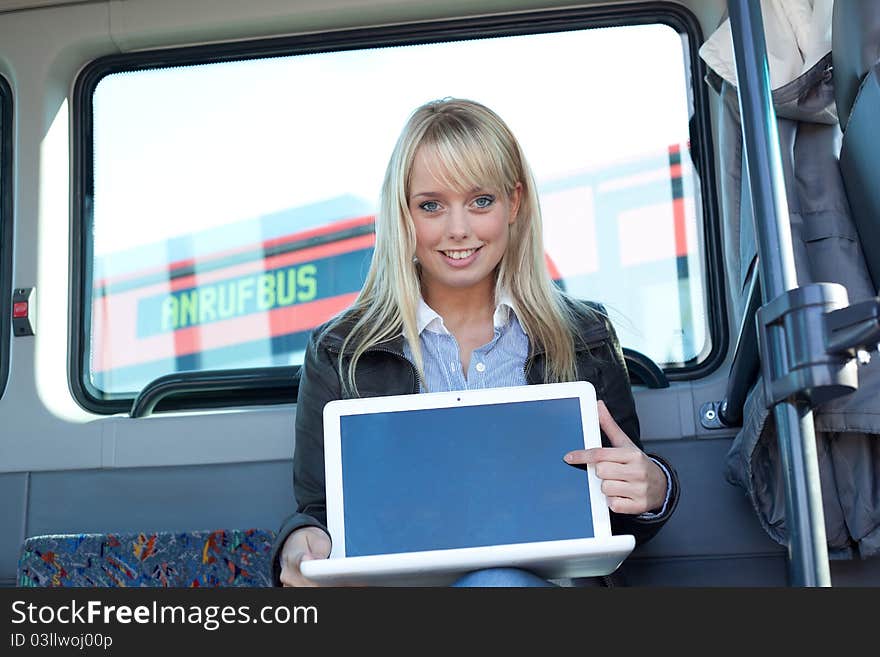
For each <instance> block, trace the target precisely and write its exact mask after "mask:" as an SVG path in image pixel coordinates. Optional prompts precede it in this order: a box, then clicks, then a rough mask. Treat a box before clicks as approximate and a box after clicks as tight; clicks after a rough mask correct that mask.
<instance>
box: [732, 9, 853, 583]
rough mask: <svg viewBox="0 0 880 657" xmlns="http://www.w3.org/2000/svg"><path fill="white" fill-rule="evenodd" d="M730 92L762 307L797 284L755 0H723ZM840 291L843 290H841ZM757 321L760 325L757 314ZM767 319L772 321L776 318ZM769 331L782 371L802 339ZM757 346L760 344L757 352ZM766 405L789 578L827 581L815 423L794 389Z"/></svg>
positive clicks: (766, 357) (768, 369)
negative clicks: (778, 465) (732, 66)
mask: <svg viewBox="0 0 880 657" xmlns="http://www.w3.org/2000/svg"><path fill="white" fill-rule="evenodd" d="M727 9H728V13H729V15H730V28H731V37H732V40H733V52H734V61H735V63H736V76H737V95H738V97H739V111H740V117H741V118H742V133H743V156H744V158H745V163H746V171H747V173H748V184H749V190H750V191H751V198H752V218H753V220H754V223H755V242H756V246H757V250H758V266H759V267H760V273H761V291H762V301H763V304H764V307H767V306H770V305H771V304H776V303H778V301H777V300H780V299H782V300H784V298H785V295H786V293H787V292H789V291H792V290H795V288H797V286H798V281H797V272H796V269H795V260H794V249H793V246H792V241H791V225H790V218H789V215H788V201H787V199H786V193H785V180H784V178H783V173H782V155H781V152H780V148H779V133H778V129H777V125H776V115H775V113H774V111H773V104H772V101H771V91H770V68H769V64H768V61H767V44H766V40H765V37H764V19H763V16H762V15H761V3H759V2H755V1H753V0H728V3H727ZM844 293H845V290H844ZM758 315H759V319H758V321H759V325H760V324H761V322H762V318H761V316H760V315H761V312H760V311H759V313H758ZM773 319H776V318H775V317H774V318H773ZM797 328H798V327H794V329H795V330H794V334H793V335H787V334H786V332H785V331H776V332H775V333H773V335H772V339H768V340H766V341H765V340H764V339H763V338H762V336H763V333H764V328H763V326H761V331H762V333H761V334H759V337H758V340H759V346H758V349H759V353H760V356H761V361H762V369H763V370H764V375H765V386H767V385H770V384H768V383H767V381H766V378H767V376H766V375H767V373H775V372H782V371H784V370H785V366H786V364H787V363H786V349H787V346H788V345H787V344H786V341H789V342H790V343H791V344H795V345H796V344H798V339H799V338H800V337H801V336H800V335H798V334H797ZM762 347H763V349H762ZM768 404H772V413H773V418H774V420H775V425H776V431H777V437H778V441H779V451H780V456H781V460H782V473H783V479H784V483H785V486H784V489H785V517H786V529H787V531H788V565H789V579H790V583H791V584H792V585H793V586H831V575H830V567H829V564H828V547H827V543H826V537H825V521H824V514H823V510H822V491H821V487H820V481H819V465H818V457H817V455H816V439H815V427H814V424H813V414H812V411H811V409H810V405H809V402H808V401H807V400H806V399H804V398H802V397H799V396H798V395H796V394H792V395H789V396H788V397H786V398H783V399H772V400H768Z"/></svg>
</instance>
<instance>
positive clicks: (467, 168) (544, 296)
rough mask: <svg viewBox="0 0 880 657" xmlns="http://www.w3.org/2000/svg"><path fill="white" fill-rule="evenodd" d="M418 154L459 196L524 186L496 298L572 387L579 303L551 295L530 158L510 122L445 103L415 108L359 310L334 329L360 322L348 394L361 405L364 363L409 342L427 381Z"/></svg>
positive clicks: (554, 291)
mask: <svg viewBox="0 0 880 657" xmlns="http://www.w3.org/2000/svg"><path fill="white" fill-rule="evenodd" d="M420 148H427V149H430V152H431V155H432V159H433V161H434V162H435V163H436V170H433V167H432V173H433V174H434V175H436V176H437V177H438V178H439V179H440V180H441V181H442V182H444V183H447V184H449V186H451V187H452V188H453V189H456V190H457V191H465V190H469V189H472V188H474V187H481V186H483V187H488V188H492V189H498V190H499V191H502V192H504V193H505V194H507V195H508V196H510V195H512V194H513V193H514V189H515V188H516V185H517V183H521V184H522V192H521V202H520V204H519V209H518V212H517V215H516V219H515V221H514V222H513V224H511V225H510V235H509V240H508V246H507V250H506V251H505V253H504V256H503V257H502V259H501V262H500V263H499V265H498V268H497V270H496V273H497V278H496V283H495V296H496V299H497V298H499V295H500V293H501V292H502V291H506V292H507V293H508V294H509V295H510V296H511V298H512V299H513V301H514V305H515V306H516V312H517V318H518V319H519V321H520V324H521V325H522V327H523V330H524V331H525V333H526V335H528V337H529V342H530V344H531V352H532V354H530V355H533V354H534V352H535V350H536V347H538V346H540V347H542V348H543V350H544V352H545V354H546V367H545V375H544V379H545V382H546V383H552V382H558V381H572V380H574V378H575V344H574V339H575V338H574V335H575V319H574V314H573V308H572V302H573V303H574V304H577V302H575V301H573V300H568V298H567V297H566V296H565V295H564V294H563V293H562V292H561V291H560V290H559V289H558V288H557V287H556V286H554V285H553V282H552V280H551V278H550V275H549V272H548V270H547V266H546V261H545V256H544V244H543V238H542V224H541V211H540V207H539V204H538V197H537V193H536V190H535V182H534V178H533V176H532V172H531V169H530V168H529V166H528V163H527V162H526V159H525V156H524V155H523V152H522V149H521V148H520V145H519V143H518V142H517V140H516V138H515V137H514V135H513V133H512V132H511V131H510V129H509V128H508V127H507V125H506V124H505V123H504V121H502V120H501V118H500V117H499V116H498V115H497V114H495V113H494V112H493V111H492V110H490V109H489V108H488V107H485V106H484V105H481V104H480V103H477V102H474V101H470V100H461V99H454V98H445V99H442V100H436V101H432V102H429V103H426V104H424V105H422V106H421V107H419V108H417V109H416V110H415V111H414V112H413V113H412V114H411V115H410V117H409V120H408V121H407V123H406V125H405V126H404V128H403V131H402V132H401V134H400V136H399V138H398V140H397V143H396V145H395V147H394V150H393V152H392V154H391V159H390V161H389V162H388V168H387V169H386V172H385V179H384V182H383V185H382V195H381V202H380V207H379V212H378V214H377V217H376V246H375V250H374V252H373V259H372V262H371V264H370V270H369V272H368V273H367V278H366V281H365V283H364V286H363V289H362V290H361V292H360V294H359V295H358V297H357V299H356V300H355V302H354V304H353V305H352V306H351V308H349V309H348V310H347V311H345V312H344V313H343V314H342V315H340V316H338V317H336V318H335V320H334V321H332V322H331V323H330V324H329V325H328V327H327V329H326V330H327V331H329V330H331V329H332V328H333V327H334V326H336V325H339V324H341V323H343V322H345V323H348V322H353V324H352V325H351V328H350V330H349V331H348V334H347V336H346V338H345V340H344V342H343V345H342V353H343V354H345V353H351V358H350V359H349V360H348V366H347V368H345V367H344V366H343V360H344V359H343V358H342V357H341V356H340V359H339V373H340V378H341V379H342V381H343V386H344V389H347V390H349V391H350V392H351V393H353V394H355V395H357V389H356V386H355V380H354V374H355V368H356V365H357V362H358V360H359V359H360V357H361V356H362V355H363V354H364V352H365V351H367V350H368V349H370V348H371V347H374V346H376V345H377V344H379V343H382V342H385V341H388V340H392V339H394V338H396V337H398V336H400V335H401V333H402V334H403V336H404V337H405V338H406V340H407V341H408V342H409V345H410V348H411V350H412V354H413V358H414V361H415V363H414V364H415V366H416V370H417V372H418V374H419V376H420V378H421V380H422V381H424V380H425V377H424V367H423V359H422V350H421V347H420V342H419V336H418V333H417V322H416V313H417V308H418V301H419V297H420V294H421V289H420V282H419V271H418V265H417V263H416V262H415V258H414V256H415V252H416V237H415V228H414V225H413V220H412V216H411V214H410V211H409V192H410V177H411V171H412V166H413V160H414V159H415V156H416V153H417V151H418V150H419V149H420ZM567 300H568V302H567ZM577 305H580V304H577ZM587 312H589V310H587Z"/></svg>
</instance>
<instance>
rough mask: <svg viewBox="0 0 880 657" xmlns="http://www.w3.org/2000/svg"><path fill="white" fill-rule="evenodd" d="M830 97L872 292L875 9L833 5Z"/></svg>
mask: <svg viewBox="0 0 880 657" xmlns="http://www.w3.org/2000/svg"><path fill="white" fill-rule="evenodd" d="M832 21H833V22H832V41H831V43H832V49H831V56H832V61H833V64H834V91H835V101H836V104H837V112H838V116H839V119H840V127H841V128H842V129H843V131H844V132H843V142H842V145H841V150H840V171H841V175H842V177H843V184H844V187H845V189H846V195H847V198H848V199H849V204H850V212H851V214H852V218H853V222H854V223H855V225H856V230H857V231H858V233H859V238H860V240H861V242H862V249H863V251H864V254H865V260H866V263H867V265H868V271H869V273H870V275H871V279H872V281H873V284H874V289H875V290H876V289H878V288H880V185H878V184H877V178H878V172H880V119H878V117H880V3H877V2H835V3H834V9H833V14H832Z"/></svg>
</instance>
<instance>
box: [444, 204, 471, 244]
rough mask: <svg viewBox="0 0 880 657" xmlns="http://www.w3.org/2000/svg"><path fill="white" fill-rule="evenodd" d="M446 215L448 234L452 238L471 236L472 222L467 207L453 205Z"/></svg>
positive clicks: (461, 238)
mask: <svg viewBox="0 0 880 657" xmlns="http://www.w3.org/2000/svg"><path fill="white" fill-rule="evenodd" d="M446 216H447V220H446V234H447V236H448V237H449V238H450V239H453V240H463V239H465V238H467V237H468V236H470V234H471V224H470V219H469V217H468V214H467V210H466V209H465V208H462V207H453V208H452V209H451V210H450V212H449V213H448V214H447V215H446Z"/></svg>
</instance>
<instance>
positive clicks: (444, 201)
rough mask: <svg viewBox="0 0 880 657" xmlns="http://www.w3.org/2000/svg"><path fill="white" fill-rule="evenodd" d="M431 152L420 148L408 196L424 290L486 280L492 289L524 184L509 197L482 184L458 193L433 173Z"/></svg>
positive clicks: (439, 290) (484, 283)
mask: <svg viewBox="0 0 880 657" xmlns="http://www.w3.org/2000/svg"><path fill="white" fill-rule="evenodd" d="M430 152H431V151H430V150H427V151H426V150H425V149H424V148H420V149H419V150H418V151H417V152H416V156H415V159H414V161H413V167H412V171H411V175H410V191H409V198H408V202H409V211H410V213H411V215H412V218H413V223H414V224H415V233H416V257H417V258H418V259H419V262H420V263H421V267H422V289H423V291H424V294H425V296H426V297H430V296H434V295H437V294H443V293H444V292H451V291H461V290H465V289H476V288H478V287H483V286H487V285H488V286H489V289H490V290H491V289H492V287H493V286H494V284H495V280H494V276H493V272H494V271H495V268H496V267H497V266H498V263H499V262H501V258H502V256H503V255H504V251H505V250H506V249H507V242H508V230H509V226H510V225H511V224H512V223H513V222H514V220H515V219H516V213H517V210H518V209H519V202H520V196H521V190H522V184H521V183H517V184H516V188H515V189H514V191H513V194H511V195H510V197H508V196H507V195H506V194H504V193H503V192H502V191H501V190H497V189H488V188H483V187H480V188H476V189H472V190H470V191H468V192H465V193H462V192H458V191H456V190H454V189H451V188H449V187H448V186H446V185H445V184H444V183H443V182H441V181H439V180H437V179H436V178H435V177H434V176H433V175H431V173H430V167H429V166H428V160H427V156H428V155H429V154H430ZM434 168H435V169H436V167H434Z"/></svg>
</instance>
